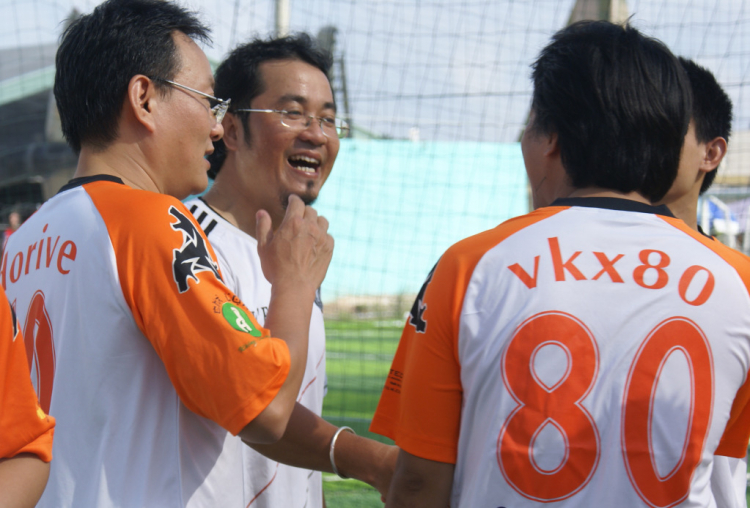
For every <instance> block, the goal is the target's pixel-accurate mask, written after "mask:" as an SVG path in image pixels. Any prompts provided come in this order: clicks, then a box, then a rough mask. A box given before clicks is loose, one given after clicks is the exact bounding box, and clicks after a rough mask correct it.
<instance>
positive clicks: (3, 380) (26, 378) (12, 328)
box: [0, 287, 55, 462]
mask: <svg viewBox="0 0 750 508" xmlns="http://www.w3.org/2000/svg"><path fill="white" fill-rule="evenodd" d="M54 427H55V419H54V418H52V417H51V416H47V415H46V414H44V411H42V409H41V408H40V407H39V403H38V400H37V397H36V393H34V388H33V387H32V385H31V375H30V373H29V364H28V360H27V358H26V349H25V347H24V342H23V337H22V336H21V330H20V329H19V327H18V323H17V322H16V318H15V315H14V314H13V310H12V309H11V308H10V305H8V300H7V298H6V296H5V291H3V289H2V287H0V458H2V459H6V458H10V457H15V456H16V455H18V454H19V453H33V454H34V455H37V456H38V457H39V458H40V459H42V460H43V461H44V462H49V461H50V460H52V436H53V434H54Z"/></svg>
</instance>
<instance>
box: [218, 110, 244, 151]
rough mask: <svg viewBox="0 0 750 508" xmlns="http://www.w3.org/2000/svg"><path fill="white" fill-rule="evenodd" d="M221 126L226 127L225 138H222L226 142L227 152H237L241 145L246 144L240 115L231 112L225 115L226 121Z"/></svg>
mask: <svg viewBox="0 0 750 508" xmlns="http://www.w3.org/2000/svg"><path fill="white" fill-rule="evenodd" d="M221 124H222V126H223V127H224V137H223V138H221V139H222V141H224V145H225V146H226V147H227V150H231V151H233V152H236V151H237V150H238V148H239V146H240V143H244V139H245V131H244V128H243V127H242V120H241V119H240V117H239V116H238V115H236V114H234V113H232V112H229V113H227V114H226V115H224V120H222V122H221Z"/></svg>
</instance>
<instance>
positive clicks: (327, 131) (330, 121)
mask: <svg viewBox="0 0 750 508" xmlns="http://www.w3.org/2000/svg"><path fill="white" fill-rule="evenodd" d="M234 112H235V113H276V114H278V115H279V116H280V117H281V125H283V126H284V127H289V128H290V129H296V130H304V129H307V128H308V127H310V124H311V123H312V121H313V120H317V122H318V125H320V130H321V131H323V135H324V136H325V137H327V138H330V137H332V136H334V135H335V136H338V137H339V138H345V137H347V136H348V135H349V124H348V123H347V122H346V121H345V120H342V119H340V118H333V117H324V116H315V115H306V114H304V113H302V112H301V111H287V110H286V109H235V110H234Z"/></svg>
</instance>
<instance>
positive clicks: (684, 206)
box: [665, 193, 698, 231]
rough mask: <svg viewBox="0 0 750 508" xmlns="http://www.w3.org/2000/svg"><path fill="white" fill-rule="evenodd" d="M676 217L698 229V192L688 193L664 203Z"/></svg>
mask: <svg viewBox="0 0 750 508" xmlns="http://www.w3.org/2000/svg"><path fill="white" fill-rule="evenodd" d="M665 204H666V205H667V207H669V209H670V211H671V212H672V213H673V214H674V216H675V217H677V218H678V219H682V221H684V222H685V224H687V225H688V226H690V227H691V228H693V229H694V230H696V231H698V193H695V195H693V193H689V194H685V195H684V196H681V197H679V198H677V199H675V200H674V201H670V202H669V203H665Z"/></svg>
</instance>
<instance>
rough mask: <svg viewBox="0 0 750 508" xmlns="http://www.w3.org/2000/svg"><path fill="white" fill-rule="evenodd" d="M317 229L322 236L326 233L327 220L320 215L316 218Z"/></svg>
mask: <svg viewBox="0 0 750 508" xmlns="http://www.w3.org/2000/svg"><path fill="white" fill-rule="evenodd" d="M318 227H319V228H320V230H321V231H322V232H323V234H325V233H327V232H328V219H326V218H325V217H323V216H322V215H320V216H318Z"/></svg>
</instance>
